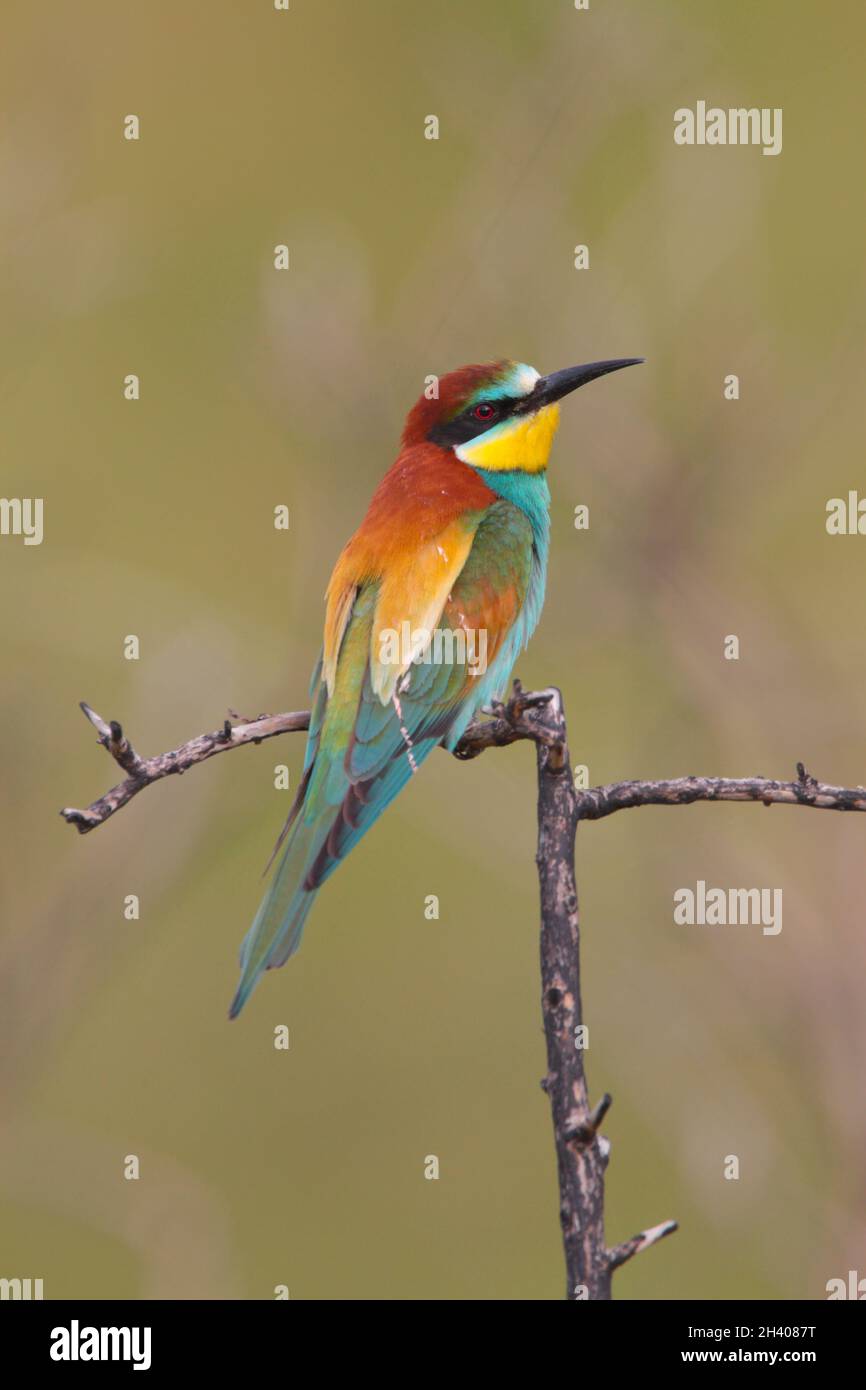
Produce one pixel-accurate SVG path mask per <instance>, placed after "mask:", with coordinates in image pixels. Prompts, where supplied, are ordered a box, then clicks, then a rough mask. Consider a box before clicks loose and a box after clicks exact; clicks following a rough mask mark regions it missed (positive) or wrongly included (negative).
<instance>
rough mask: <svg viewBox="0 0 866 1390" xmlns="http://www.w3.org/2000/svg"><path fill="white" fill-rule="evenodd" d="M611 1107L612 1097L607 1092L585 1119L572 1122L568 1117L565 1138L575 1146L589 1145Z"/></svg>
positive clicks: (576, 1119)
mask: <svg viewBox="0 0 866 1390" xmlns="http://www.w3.org/2000/svg"><path fill="white" fill-rule="evenodd" d="M612 1105H613V1096H612V1095H611V1094H610V1092H609V1091H605V1093H604V1095H603V1096H602V1098H601V1100H600V1101H599V1102H598V1104H597V1105H596V1106H595V1107H594V1108H593V1109H592V1110H591V1111H590V1113H589V1114H588V1115H587V1116H586V1118H585V1119H581V1118H580V1117H579V1116H578V1117H575V1118H574V1119H573V1120H572V1118H571V1117H569V1121H570V1122H569V1123H568V1124H567V1126H566V1130H565V1137H566V1139H568V1140H570V1141H571V1142H573V1143H576V1144H591V1143H592V1141H593V1139H595V1137H596V1135H597V1134H598V1131H599V1129H600V1128H601V1126H602V1124H603V1123H604V1117H605V1115H606V1114H607V1112H608V1110H609V1109H610V1107H611V1106H612Z"/></svg>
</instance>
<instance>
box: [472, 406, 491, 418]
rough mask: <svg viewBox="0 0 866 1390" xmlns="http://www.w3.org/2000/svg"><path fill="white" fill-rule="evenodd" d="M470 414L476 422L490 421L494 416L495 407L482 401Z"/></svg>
mask: <svg viewBox="0 0 866 1390" xmlns="http://www.w3.org/2000/svg"><path fill="white" fill-rule="evenodd" d="M472 414H473V415H474V416H475V418H476V420H492V419H493V417H494V415H495V414H496V406H495V405H491V404H490V402H489V401H482V402H481V404H480V405H477V406H476V407H475V409H474V410H473V412H472Z"/></svg>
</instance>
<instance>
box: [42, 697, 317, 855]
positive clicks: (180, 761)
mask: <svg viewBox="0 0 866 1390" xmlns="http://www.w3.org/2000/svg"><path fill="white" fill-rule="evenodd" d="M81 708H82V709H83V710H84V713H85V714H86V715H87V718H88V719H89V720H90V722H91V724H93V726H94V728H96V729H98V730H99V732H100V734H101V738H100V739H99V742H100V743H101V744H102V746H103V748H107V749H108V751H109V753H110V754H111V756H112V757H113V758H114V760H115V762H117V763H119V764H120V766H121V767H122V768H123V770H124V771H125V772H129V774H130V775H129V776H128V777H127V779H126V781H125V782H119V783H118V785H117V786H116V787H112V788H111V790H110V791H107V792H106V793H105V795H104V796H101V797H99V799H98V800H97V801H94V802H93V803H92V804H91V805H90V806H88V807H87V808H86V810H83V811H79V810H76V809H75V807H73V806H66V807H64V809H63V810H62V811H61V812H60V814H61V816H63V818H64V819H65V820H67V821H68V822H69V824H70V825H74V826H76V827H77V829H78V831H79V832H80V834H82V835H86V834H87V833H88V831H90V830H95V829H96V827H97V826H98V825H102V824H103V823H104V822H105V821H107V820H108V818H109V816H113V815H114V813H115V811H119V810H120V808H121V807H122V806H125V805H126V804H127V802H129V801H131V800H132V798H133V797H134V796H136V795H137V794H138V793H139V792H140V791H144V788H145V787H149V786H152V784H153V783H154V782H159V781H161V779H162V778H163V777H171V776H173V775H177V776H180V775H181V773H184V772H186V771H188V769H189V768H191V767H195V766H196V764H197V763H203V762H206V761H207V759H208V758H212V757H213V756H214V755H215V754H216V753H225V752H227V750H228V749H229V748H241V747H242V746H243V745H244V744H245V743H262V742H263V740H264V739H266V738H275V737H276V736H277V734H287V733H291V732H292V731H294V730H298V729H307V728H309V725H310V715H309V711H308V710H299V711H296V712H295V713H293V714H260V715H259V717H258V718H257V719H252V720H250V721H249V722H246V723H243V724H235V725H234V726H232V724H231V723H230V722H229V720H228V719H227V720H226V721H225V723H224V725H223V727H222V728H221V729H217V730H215V731H214V733H212V734H199V735H198V736H197V737H196V738H191V739H190V740H189V742H188V743H182V744H181V746H180V747H179V748H174V749H172V751H171V752H170V753H157V754H156V756H155V757H153V758H140V757H139V756H138V754H137V753H135V752H134V751H133V749H132V746H131V745H130V743H129V742H128V741H127V739H126V738H125V737H124V734H123V729H122V728H121V726H120V725H119V724H118V723H117V721H116V720H112V721H111V722H110V723H106V722H105V720H104V719H102V718H101V717H100V716H99V715H98V714H96V713H95V711H94V710H92V709H91V708H90V706H89V705H86V704H85V703H84V702H83V701H82V704H81Z"/></svg>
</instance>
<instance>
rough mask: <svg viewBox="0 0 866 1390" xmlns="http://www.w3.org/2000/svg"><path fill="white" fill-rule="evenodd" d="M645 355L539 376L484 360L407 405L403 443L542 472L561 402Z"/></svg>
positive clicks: (489, 466) (484, 464) (496, 467)
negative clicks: (426, 444)
mask: <svg viewBox="0 0 866 1390" xmlns="http://www.w3.org/2000/svg"><path fill="white" fill-rule="evenodd" d="M642 361H643V358H642V357H625V358H617V359H615V360H614V361H610V362H589V363H587V364H586V365H584V366H582V367H566V368H565V370H564V371H561V372H552V373H551V374H550V375H549V376H540V375H539V373H538V372H537V371H536V370H535V368H534V367H528V366H527V365H526V364H525V363H524V362H509V361H500V362H484V363H481V364H478V365H476V366H471V367H459V368H458V369H457V371H456V372H449V373H448V374H447V376H442V377H439V379H438V382H436V383H435V394H434V388H433V387H431V388H428V392H429V394H428V392H425V394H424V395H423V396H421V398H420V400H418V401H417V402H416V404H415V405H414V406H413V408H412V409H411V410H410V412H409V416H408V418H407V420H406V428H405V429H404V431H403V443H404V445H413V444H422V443H424V442H425V441H427V442H429V443H432V444H437V445H439V447H440V448H443V449H450V450H453V452H454V453H455V454H456V455H457V457H458V458H459V459H461V460H462V461H463V462H464V463H469V464H472V466H473V467H475V468H482V469H485V470H491V471H494V472H502V471H514V470H517V471H520V472H524V473H538V472H540V471H541V470H542V469H544V468H546V467H547V460H548V456H549V454H550V446H551V444H552V443H553V436H554V435H555V433H556V427H557V425H558V424H559V405H558V402H559V401H560V400H561V399H562V397H563V396H567V395H568V394H569V392H570V391H574V390H576V389H577V387H578V386H584V385H586V383H587V382H588V381H594V380H595V379H596V377H599V376H605V375H606V374H607V373H608V372H616V371H618V370H619V368H620V367H631V366H634V365H635V364H636V363H638V362H642Z"/></svg>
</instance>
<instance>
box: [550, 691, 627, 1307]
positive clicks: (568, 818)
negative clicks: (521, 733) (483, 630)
mask: <svg viewBox="0 0 866 1390" xmlns="http://www.w3.org/2000/svg"><path fill="white" fill-rule="evenodd" d="M551 695H552V698H551V700H550V701H549V703H548V704H546V705H545V706H544V708H543V710H542V711H540V712H539V714H538V716H537V717H538V719H539V721H540V722H543V723H544V724H545V725H546V727H547V728H548V730H549V731H550V732H551V733H554V734H555V735H556V741H555V742H553V743H552V744H549V745H546V744H544V743H541V742H539V743H538V745H537V757H538V853H537V855H536V863H537V865H538V879H539V886H540V889H541V999H542V1012H543V1015H544V1033H545V1038H546V1041H547V1076H546V1077H545V1079H544V1082H543V1083H542V1084H543V1086H544V1089H545V1091H546V1092H547V1094H548V1096H549V1098H550V1104H551V1109H552V1112H553V1132H554V1139H555V1143H556V1159H557V1165H558V1169H559V1202H560V1221H561V1223H562V1235H563V1241H564V1244H565V1263H566V1297H567V1298H569V1299H575V1298H590V1299H609V1298H610V1296H611V1263H610V1260H609V1257H608V1251H607V1246H606V1244H605V1238H604V1170H605V1168H606V1167H607V1159H608V1143H607V1140H606V1139H603V1138H602V1137H601V1136H600V1135H599V1134H598V1132H597V1131H598V1126H599V1125H600V1124H601V1121H602V1119H603V1117H604V1115H605V1113H606V1111H607V1108H608V1106H609V1105H610V1097H609V1096H605V1097H604V1098H603V1100H602V1101H601V1102H600V1104H599V1105H598V1106H597V1107H596V1109H595V1111H591V1110H590V1106H589V1096H588V1092H587V1084H586V1073H585V1071H584V1066H583V1048H582V1046H581V1045H579V1039H578V1033H577V1030H578V1028H579V1027H580V1026H581V1024H582V1023H583V1014H582V1010H581V999H580V927H579V922H578V907H577V884H576V880H575V873H574V838H575V831H576V829H577V804H576V797H575V792H574V784H573V782H572V777H571V769H570V765H569V754H568V744H567V742H566V727H565V713H564V711H563V707H562V696H561V695H560V692H559V691H558V690H554V691H552V692H551Z"/></svg>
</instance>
